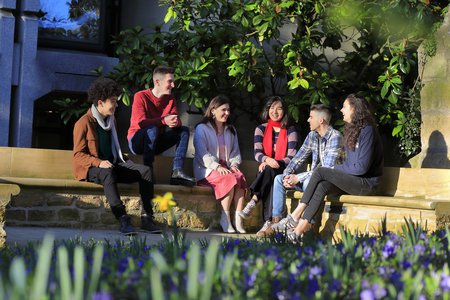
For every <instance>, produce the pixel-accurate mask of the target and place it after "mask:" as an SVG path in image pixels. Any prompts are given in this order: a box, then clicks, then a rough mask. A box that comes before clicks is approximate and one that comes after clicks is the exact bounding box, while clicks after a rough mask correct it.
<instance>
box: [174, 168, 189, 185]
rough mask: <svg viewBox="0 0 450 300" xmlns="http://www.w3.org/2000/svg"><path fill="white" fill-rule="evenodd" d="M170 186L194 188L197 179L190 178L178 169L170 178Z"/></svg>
mask: <svg viewBox="0 0 450 300" xmlns="http://www.w3.org/2000/svg"><path fill="white" fill-rule="evenodd" d="M170 184H172V185H185V186H194V185H195V178H194V177H191V176H188V175H186V174H185V173H184V172H183V171H182V170H180V169H177V170H174V171H173V172H172V177H171V178H170Z"/></svg>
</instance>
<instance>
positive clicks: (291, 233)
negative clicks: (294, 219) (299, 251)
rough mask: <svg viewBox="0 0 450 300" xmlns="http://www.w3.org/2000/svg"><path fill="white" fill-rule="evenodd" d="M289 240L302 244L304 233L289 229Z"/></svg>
mask: <svg viewBox="0 0 450 300" xmlns="http://www.w3.org/2000/svg"><path fill="white" fill-rule="evenodd" d="M286 237H287V240H288V241H289V242H291V243H293V244H299V245H301V244H302V235H298V234H296V233H295V231H294V230H291V231H288V232H287V233H286Z"/></svg>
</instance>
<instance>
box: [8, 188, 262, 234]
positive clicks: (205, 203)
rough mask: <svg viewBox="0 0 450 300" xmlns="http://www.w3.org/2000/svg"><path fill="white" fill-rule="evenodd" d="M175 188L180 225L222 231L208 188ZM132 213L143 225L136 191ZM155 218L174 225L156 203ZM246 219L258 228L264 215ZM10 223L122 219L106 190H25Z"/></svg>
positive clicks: (89, 224) (95, 224)
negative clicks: (114, 210)
mask: <svg viewBox="0 0 450 300" xmlns="http://www.w3.org/2000/svg"><path fill="white" fill-rule="evenodd" d="M168 187H170V186H163V187H161V186H156V189H155V194H159V195H162V194H164V193H165V192H166V191H168ZM187 189H188V188H178V189H177V188H174V189H172V190H171V191H172V192H173V193H174V199H175V201H176V202H177V207H176V208H175V209H174V213H175V216H176V218H177V226H178V227H182V228H189V229H199V230H206V229H208V230H220V227H219V224H218V221H219V218H220V206H219V203H218V202H217V200H215V199H214V195H213V193H212V191H211V190H210V189H208V188H195V191H194V192H191V193H190V192H187V191H186V190H187ZM121 199H122V201H123V202H124V204H125V206H126V209H127V212H128V214H129V215H130V216H131V218H132V223H133V225H135V226H140V215H141V203H140V198H139V196H137V195H136V194H135V193H126V194H122V198H121ZM153 210H154V218H155V221H156V222H157V223H158V224H159V225H163V226H165V225H166V224H168V222H169V223H170V224H171V222H172V221H171V214H170V213H167V212H165V213H163V212H161V211H160V210H159V208H158V207H157V206H155V205H154V207H153ZM254 215H255V216H254V217H253V218H252V219H250V220H246V222H245V223H244V224H245V225H246V228H248V229H250V230H257V229H259V227H260V226H261V224H260V223H261V215H260V214H254ZM6 225H8V226H44V227H71V228H82V229H85V228H102V229H117V228H118V222H117V220H116V219H115V218H114V215H113V214H112V212H111V209H110V206H109V204H108V203H107V201H106V198H105V196H104V194H103V190H101V189H99V190H98V191H92V190H88V191H80V190H72V191H64V192H61V191H60V190H57V189H56V190H55V189H49V188H45V189H38V188H31V189H30V188H28V189H22V190H21V192H20V194H19V195H17V196H14V197H12V199H11V202H10V204H9V205H8V206H7V209H6Z"/></svg>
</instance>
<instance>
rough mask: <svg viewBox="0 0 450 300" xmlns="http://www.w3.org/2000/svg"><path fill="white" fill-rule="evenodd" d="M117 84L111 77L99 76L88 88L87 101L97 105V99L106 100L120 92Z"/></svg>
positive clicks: (117, 95)
mask: <svg viewBox="0 0 450 300" xmlns="http://www.w3.org/2000/svg"><path fill="white" fill-rule="evenodd" d="M121 92H122V91H121V90H120V87H119V85H118V84H117V83H116V82H115V81H114V80H112V79H109V78H104V77H100V78H98V79H96V80H95V81H94V82H93V83H92V84H91V86H90V87H89V89H88V92H87V93H88V101H89V102H92V103H93V104H94V105H95V106H97V103H98V100H102V101H106V99H108V98H111V97H119V95H120V94H121Z"/></svg>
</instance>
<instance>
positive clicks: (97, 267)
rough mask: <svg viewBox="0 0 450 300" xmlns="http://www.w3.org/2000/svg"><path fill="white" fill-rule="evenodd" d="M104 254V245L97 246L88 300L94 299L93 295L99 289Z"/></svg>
mask: <svg viewBox="0 0 450 300" xmlns="http://www.w3.org/2000/svg"><path fill="white" fill-rule="evenodd" d="M103 252H104V249H103V246H102V245H97V246H96V247H95V249H94V261H93V264H92V271H91V278H90V280H89V288H88V293H87V295H86V299H92V295H93V294H94V293H95V290H96V289H97V286H98V282H99V280H100V272H101V269H102V260H103Z"/></svg>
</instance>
